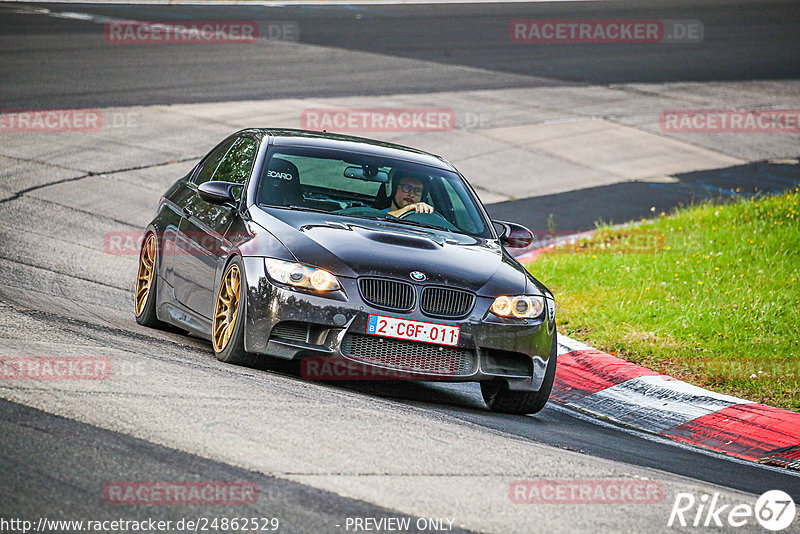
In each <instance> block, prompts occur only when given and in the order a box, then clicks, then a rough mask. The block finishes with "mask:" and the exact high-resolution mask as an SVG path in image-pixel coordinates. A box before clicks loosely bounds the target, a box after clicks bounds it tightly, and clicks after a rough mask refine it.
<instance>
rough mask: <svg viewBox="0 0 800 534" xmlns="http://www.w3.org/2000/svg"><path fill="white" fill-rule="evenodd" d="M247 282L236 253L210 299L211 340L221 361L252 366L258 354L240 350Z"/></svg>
mask: <svg viewBox="0 0 800 534" xmlns="http://www.w3.org/2000/svg"><path fill="white" fill-rule="evenodd" d="M245 310H247V282H246V280H245V274H244V265H243V263H242V260H241V258H239V257H238V256H236V257H235V258H233V259H232V260H231V261H230V263H228V265H227V266H226V267H225V270H224V271H223V275H222V279H221V280H220V283H219V287H218V288H217V291H216V297H215V299H214V317H213V319H212V324H211V344H212V345H213V346H214V355H215V356H216V357H217V359H218V360H219V361H221V362H225V363H230V364H233V365H244V366H248V367H252V366H253V365H255V364H256V362H257V360H258V358H257V357H256V356H255V355H253V354H251V353H249V352H247V351H245V350H244V329H245V326H244V323H245V318H246V311H245Z"/></svg>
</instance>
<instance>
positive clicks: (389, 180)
mask: <svg viewBox="0 0 800 534" xmlns="http://www.w3.org/2000/svg"><path fill="white" fill-rule="evenodd" d="M532 240H533V235H532V234H531V232H530V231H529V230H528V229H526V228H524V227H522V226H520V225H517V224H513V223H508V222H501V221H491V220H490V219H489V216H488V215H487V213H486V210H485V209H484V207H483V205H482V204H481V202H480V201H479V200H478V197H477V195H476V194H475V192H474V191H473V189H472V188H471V187H470V186H469V184H468V183H467V181H466V180H465V179H464V177H463V176H462V175H461V174H460V173H459V172H458V171H457V170H456V169H455V168H454V167H453V166H452V165H450V164H449V163H448V162H447V161H445V160H444V159H442V158H440V157H438V156H435V155H432V154H429V153H426V152H422V151H419V150H415V149H412V148H408V147H404V146H399V145H395V144H390V143H384V142H380V141H374V140H369V139H363V138H357V137H350V136H344V135H336V134H330V133H319V132H309V131H301V130H289V129H247V130H242V131H239V132H236V133H235V134H233V135H231V136H230V137H228V138H227V139H225V140H224V141H222V142H221V143H220V144H219V145H217V146H216V147H215V148H214V149H213V150H212V151H211V152H210V153H209V154H208V155H207V156H206V157H204V158H203V159H202V160H201V161H200V162H199V163H198V164H197V166H196V167H195V168H194V169H193V170H192V171H191V172H190V173H189V174H188V175H187V176H184V177H183V178H181V179H179V180H178V181H176V182H175V183H174V184H173V185H172V186H171V187H170V188H169V190H168V191H167V192H166V193H165V194H164V196H163V197H162V199H161V201H160V203H159V205H158V209H157V212H156V216H155V218H154V219H153V221H152V222H151V223H150V225H149V226H148V227H147V229H146V231H145V235H144V238H143V241H142V249H141V252H140V255H139V270H138V275H137V279H136V286H135V313H136V320H137V321H138V322H139V323H140V324H142V325H145V326H150V327H156V328H175V327H177V328H178V329H181V330H183V331H188V332H192V333H194V334H195V335H200V336H202V337H205V338H208V339H209V340H210V341H211V344H212V346H213V349H214V352H215V354H216V356H217V358H219V359H220V360H222V361H225V362H230V363H234V364H243V365H252V364H254V363H255V362H256V361H257V360H258V359H259V358H264V357H274V358H284V359H301V360H303V359H305V360H307V361H308V362H311V363H314V365H313V366H311V365H309V366H308V367H307V369H308V370H315V371H318V370H320V369H324V368H325V367H324V365H323V366H322V367H320V365H319V363H320V362H322V363H323V364H324V363H325V362H342V361H343V362H347V364H348V365H351V367H350V368H349V370H348V372H347V374H346V376H347V377H348V378H352V379H358V378H365V377H367V375H369V376H384V377H385V376H387V374H386V373H387V372H391V373H392V375H391V376H393V377H395V378H398V377H404V378H406V379H412V380H446V381H459V382H479V383H480V386H481V391H482V393H483V398H484V400H485V401H486V404H487V405H488V406H489V408H490V409H492V410H495V411H500V412H507V413H535V412H538V411H539V410H541V409H542V408H543V407H544V405H545V403H546V402H547V399H548V397H549V395H550V390H551V387H552V384H553V378H554V375H555V368H556V325H555V302H554V300H553V296H552V294H551V293H550V292H549V291H548V290H547V288H546V287H545V286H544V285H543V284H542V283H541V282H539V281H538V280H536V279H535V278H534V277H533V276H531V274H530V273H528V272H527V271H526V270H525V268H523V267H522V266H521V265H520V264H519V263H518V262H517V261H516V260H515V259H514V258H513V257H512V256H511V255H510V254H509V252H508V251H507V250H506V249H505V247H525V246H528V245H529V244H530V243H531V241H532ZM334 368H335V367H329V369H334ZM353 368H358V369H361V375H359V373H353V372H352V369H353ZM337 369H338V368H337ZM364 370H368V371H372V372H373V373H372V374H370V373H364ZM304 374H305V375H307V376H309V377H313V376H312V375H313V373H311V372H308V373H304ZM318 376H319V377H320V378H321V379H324V378H325V376H324V373H323V375H318Z"/></svg>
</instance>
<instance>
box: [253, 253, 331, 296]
mask: <svg viewBox="0 0 800 534" xmlns="http://www.w3.org/2000/svg"><path fill="white" fill-rule="evenodd" d="M264 263H265V264H266V266H267V274H268V275H269V277H270V278H272V279H273V280H275V281H276V282H278V283H279V284H286V285H289V286H295V287H305V288H307V289H314V290H316V291H336V290H337V289H341V288H342V286H341V285H339V280H337V279H336V277H335V276H334V275H332V274H331V273H329V272H328V271H326V270H324V269H317V268H315V267H310V266H308V265H303V264H302V263H294V262H291V261H283V260H274V259H272V258H265V259H264Z"/></svg>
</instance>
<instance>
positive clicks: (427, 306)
mask: <svg viewBox="0 0 800 534" xmlns="http://www.w3.org/2000/svg"><path fill="white" fill-rule="evenodd" d="M420 304H421V307H422V312H423V313H425V314H427V315H431V316H433V317H463V316H464V315H467V314H468V313H469V312H471V311H472V306H473V305H474V304H475V295H473V294H472V293H469V292H467V291H460V290H458V289H450V288H447V287H426V288H425V289H423V290H422V299H421V300H420Z"/></svg>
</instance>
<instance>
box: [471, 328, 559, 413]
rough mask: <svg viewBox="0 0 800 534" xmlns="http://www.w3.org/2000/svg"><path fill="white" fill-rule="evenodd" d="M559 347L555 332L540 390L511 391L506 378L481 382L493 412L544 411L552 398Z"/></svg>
mask: <svg viewBox="0 0 800 534" xmlns="http://www.w3.org/2000/svg"><path fill="white" fill-rule="evenodd" d="M557 347H558V345H557V344H556V334H555V332H554V333H553V346H552V348H551V349H550V358H549V359H548V360H547V369H546V370H545V373H544V380H542V386H541V387H540V388H539V390H538V391H511V390H509V389H508V382H506V381H505V380H492V381H489V382H481V394H482V395H483V400H484V402H486V405H487V406H488V407H489V409H490V410H492V411H493V412H501V413H511V414H535V413H538V412H540V411H542V408H544V406H545V404H547V399H549V398H550V391H552V389H553V382H554V381H555V377H556V353H557Z"/></svg>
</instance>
